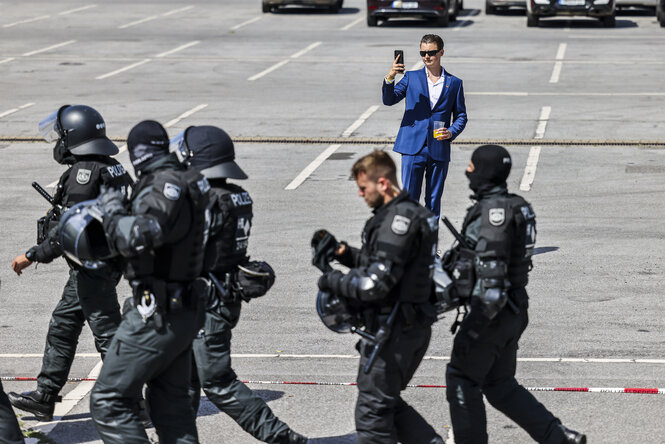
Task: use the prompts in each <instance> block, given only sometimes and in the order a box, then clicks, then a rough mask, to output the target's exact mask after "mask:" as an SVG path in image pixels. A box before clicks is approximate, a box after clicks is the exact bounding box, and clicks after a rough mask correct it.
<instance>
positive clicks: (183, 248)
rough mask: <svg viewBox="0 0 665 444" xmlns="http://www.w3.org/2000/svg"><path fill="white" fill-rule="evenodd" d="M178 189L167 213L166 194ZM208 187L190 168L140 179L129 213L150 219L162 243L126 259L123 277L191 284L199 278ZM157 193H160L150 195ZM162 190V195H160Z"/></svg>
mask: <svg viewBox="0 0 665 444" xmlns="http://www.w3.org/2000/svg"><path fill="white" fill-rule="evenodd" d="M176 189H177V190H178V192H179V193H184V196H181V197H180V199H184V202H182V204H181V205H179V207H178V210H177V213H176V214H171V213H172V211H170V209H171V208H172V207H173V205H174V204H173V200H171V199H169V197H168V196H169V193H171V192H174V191H173V190H176ZM209 189H210V185H209V184H208V182H207V180H206V179H205V177H204V176H203V175H201V174H200V173H199V172H197V171H196V170H194V169H187V170H182V169H160V170H157V171H155V172H154V173H153V174H147V175H145V176H144V177H141V180H140V181H139V183H138V184H137V186H136V188H135V189H134V191H133V193H132V201H131V207H132V214H134V215H137V214H138V213H139V212H141V213H143V212H145V213H147V214H150V215H152V216H154V217H155V218H156V219H157V220H158V221H159V224H160V226H161V228H162V232H163V236H164V238H163V239H164V244H163V245H162V246H161V247H159V248H155V249H154V250H152V251H146V252H144V253H142V254H140V255H138V256H136V257H133V258H129V259H128V261H127V268H126V270H125V276H126V277H127V278H128V279H136V278H141V277H146V276H152V277H155V278H158V279H161V280H164V281H191V280H193V279H195V278H197V277H199V276H200V275H201V272H202V270H203V257H204V252H205V241H206V237H207V235H208V228H209V212H208V205H209V194H208V191H209ZM154 190H158V191H160V192H153V191H154ZM162 190H163V192H162Z"/></svg>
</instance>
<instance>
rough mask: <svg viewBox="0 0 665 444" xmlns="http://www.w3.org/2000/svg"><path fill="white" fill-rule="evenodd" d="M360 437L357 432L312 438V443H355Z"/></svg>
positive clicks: (310, 440)
mask: <svg viewBox="0 0 665 444" xmlns="http://www.w3.org/2000/svg"><path fill="white" fill-rule="evenodd" d="M357 441H358V438H357V436H356V434H355V433H349V434H346V435H341V436H325V437H323V438H310V439H309V442H310V443H312V444H352V443H353V444H355V443H356V442H357Z"/></svg>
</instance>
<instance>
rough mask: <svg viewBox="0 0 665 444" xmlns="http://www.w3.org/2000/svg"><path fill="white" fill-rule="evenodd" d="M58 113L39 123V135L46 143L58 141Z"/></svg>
mask: <svg viewBox="0 0 665 444" xmlns="http://www.w3.org/2000/svg"><path fill="white" fill-rule="evenodd" d="M58 112H59V111H54V112H53V113H51V114H50V115H49V116H48V117H47V118H45V119H44V120H42V121H41V122H39V134H41V135H42V137H43V138H44V140H46V141H47V142H55V141H57V140H58V139H60V132H59V131H58Z"/></svg>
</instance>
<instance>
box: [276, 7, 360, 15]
mask: <svg viewBox="0 0 665 444" xmlns="http://www.w3.org/2000/svg"><path fill="white" fill-rule="evenodd" d="M359 12H360V9H358V8H344V7H342V9H340V10H339V12H336V13H335V12H330V10H328V9H327V8H305V7H303V8H301V7H293V8H290V7H286V8H277V9H275V10H273V11H272V14H283V15H291V14H293V15H325V14H332V15H336V14H342V15H348V14H357V13H359Z"/></svg>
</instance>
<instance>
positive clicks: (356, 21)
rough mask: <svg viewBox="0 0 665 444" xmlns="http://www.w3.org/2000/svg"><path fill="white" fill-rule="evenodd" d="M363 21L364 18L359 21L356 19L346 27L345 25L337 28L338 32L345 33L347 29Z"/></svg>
mask: <svg viewBox="0 0 665 444" xmlns="http://www.w3.org/2000/svg"><path fill="white" fill-rule="evenodd" d="M363 20H365V18H364V17H360V18H359V19H356V20H354V21H352V22H351V23H349V24H348V25H345V26H343V27H341V28H339V30H340V31H346V30H347V29H350V28H352V27H354V26H356V25H357V24H358V23H360V22H362V21H363Z"/></svg>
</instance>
